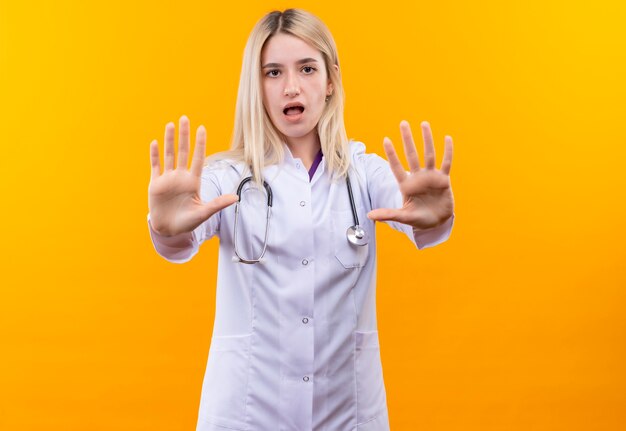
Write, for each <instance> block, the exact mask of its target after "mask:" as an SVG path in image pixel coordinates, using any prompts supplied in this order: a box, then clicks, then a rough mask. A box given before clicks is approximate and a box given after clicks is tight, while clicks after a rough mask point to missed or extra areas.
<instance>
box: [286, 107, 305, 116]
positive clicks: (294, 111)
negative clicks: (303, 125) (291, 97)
mask: <svg viewBox="0 0 626 431" xmlns="http://www.w3.org/2000/svg"><path fill="white" fill-rule="evenodd" d="M303 112H304V106H290V107H287V108H285V109H283V114H285V115H299V114H302V113H303Z"/></svg>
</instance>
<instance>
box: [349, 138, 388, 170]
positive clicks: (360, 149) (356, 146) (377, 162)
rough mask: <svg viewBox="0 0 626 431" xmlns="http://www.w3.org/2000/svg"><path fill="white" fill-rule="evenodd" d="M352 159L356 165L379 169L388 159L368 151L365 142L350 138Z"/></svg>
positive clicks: (367, 168)
mask: <svg viewBox="0 0 626 431" xmlns="http://www.w3.org/2000/svg"><path fill="white" fill-rule="evenodd" d="M349 145H350V159H351V162H352V163H353V164H354V165H355V167H363V168H365V169H366V170H371V169H378V168H380V167H382V166H384V165H385V164H386V163H387V161H386V160H385V159H383V158H382V157H380V156H379V155H378V154H376V153H368V152H367V148H366V147H365V144H364V143H363V142H361V141H357V140H352V139H351V140H350V142H349Z"/></svg>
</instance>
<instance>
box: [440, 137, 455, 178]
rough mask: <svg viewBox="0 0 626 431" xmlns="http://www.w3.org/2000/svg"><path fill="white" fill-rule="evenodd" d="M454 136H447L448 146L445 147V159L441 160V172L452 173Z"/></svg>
mask: <svg viewBox="0 0 626 431" xmlns="http://www.w3.org/2000/svg"><path fill="white" fill-rule="evenodd" d="M452 149H453V145H452V136H446V146H445V147H444V149H443V161H442V162H441V172H443V173H444V174H446V175H450V168H451V167H452V153H453V151H452Z"/></svg>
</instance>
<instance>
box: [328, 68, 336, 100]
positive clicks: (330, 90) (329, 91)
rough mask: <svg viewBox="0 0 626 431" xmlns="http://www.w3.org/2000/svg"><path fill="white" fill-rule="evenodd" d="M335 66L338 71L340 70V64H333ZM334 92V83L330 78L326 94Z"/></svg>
mask: <svg viewBox="0 0 626 431" xmlns="http://www.w3.org/2000/svg"><path fill="white" fill-rule="evenodd" d="M333 67H334V68H335V70H336V71H337V72H339V66H337V65H336V64H333ZM332 94H333V83H332V82H330V79H329V80H328V85H327V87H326V95H327V96H330V95H332Z"/></svg>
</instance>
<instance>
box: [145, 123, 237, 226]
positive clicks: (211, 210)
mask: <svg viewBox="0 0 626 431" xmlns="http://www.w3.org/2000/svg"><path fill="white" fill-rule="evenodd" d="M174 131H175V126H174V123H168V124H167V125H166V126H165V149H164V157H163V159H164V163H165V168H164V170H163V173H161V165H160V161H159V146H158V143H157V141H156V140H155V141H152V142H151V144H150V164H151V172H152V174H151V178H150V185H149V187H148V206H149V208H150V224H151V225H152V229H154V230H155V231H156V232H157V233H159V234H161V235H165V236H173V235H177V234H179V233H183V232H191V231H192V230H194V229H195V228H196V227H198V226H199V225H200V224H201V223H202V222H204V221H205V220H206V219H208V218H209V217H211V216H212V215H213V214H215V213H216V212H218V211H219V210H221V209H223V208H225V207H227V206H229V205H231V204H233V203H235V202H236V201H237V195H232V194H226V195H222V196H219V197H217V198H215V199H213V200H212V201H210V202H202V199H201V198H200V177H201V174H202V166H203V164H204V157H205V146H206V131H205V129H204V126H199V127H198V130H197V132H196V147H195V149H194V155H193V160H192V161H191V169H190V170H187V159H188V154H189V120H188V119H187V117H185V116H182V117H181V119H180V134H179V144H178V165H177V167H176V169H174Z"/></svg>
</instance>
